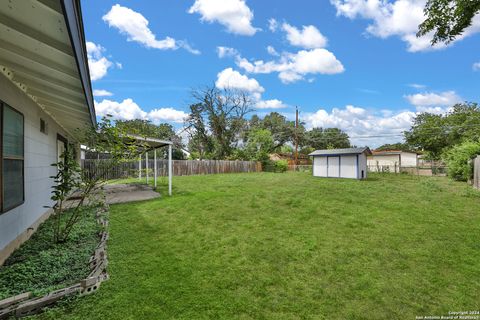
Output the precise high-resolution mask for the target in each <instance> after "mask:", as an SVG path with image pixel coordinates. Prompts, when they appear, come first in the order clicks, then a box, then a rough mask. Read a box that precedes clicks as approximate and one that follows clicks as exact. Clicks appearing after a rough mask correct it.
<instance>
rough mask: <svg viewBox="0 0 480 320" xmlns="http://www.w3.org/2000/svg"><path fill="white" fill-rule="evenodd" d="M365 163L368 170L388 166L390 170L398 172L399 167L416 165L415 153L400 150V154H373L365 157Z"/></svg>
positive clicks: (382, 168)
mask: <svg viewBox="0 0 480 320" xmlns="http://www.w3.org/2000/svg"><path fill="white" fill-rule="evenodd" d="M367 165H368V168H369V170H370V171H373V172H376V171H382V170H384V169H385V168H389V171H390V172H395V170H397V171H396V172H397V173H398V172H400V167H416V166H417V154H416V153H412V152H402V153H400V154H374V155H372V156H369V157H368V158H367Z"/></svg>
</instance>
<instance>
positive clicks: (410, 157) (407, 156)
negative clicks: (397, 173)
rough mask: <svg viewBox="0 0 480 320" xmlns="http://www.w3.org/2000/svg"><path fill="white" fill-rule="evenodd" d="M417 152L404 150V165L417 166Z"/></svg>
mask: <svg viewBox="0 0 480 320" xmlns="http://www.w3.org/2000/svg"><path fill="white" fill-rule="evenodd" d="M417 158H418V157H417V154H416V153H412V152H402V167H416V166H417V165H418V160H417Z"/></svg>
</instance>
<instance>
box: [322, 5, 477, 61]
mask: <svg viewBox="0 0 480 320" xmlns="http://www.w3.org/2000/svg"><path fill="white" fill-rule="evenodd" d="M330 2H331V3H332V4H333V5H334V6H335V7H336V9H337V15H343V16H345V17H348V18H350V19H355V18H363V19H367V20H371V21H372V23H371V24H370V25H369V26H368V27H367V29H366V31H367V32H368V33H369V34H371V35H373V36H376V37H380V38H388V37H390V36H398V37H400V39H402V40H403V41H404V42H406V43H407V50H408V51H411V52H417V51H426V50H435V49H442V48H445V47H446V46H445V45H443V44H437V45H435V46H433V47H432V46H431V44H430V41H431V39H432V36H433V35H432V33H430V34H427V35H425V36H423V37H420V38H417V37H416V32H417V31H418V25H419V24H421V23H422V22H423V21H424V20H425V15H424V12H423V9H424V7H425V2H426V1H425V0H396V1H392V2H390V1H383V0H382V1H380V0H330ZM476 32H480V15H477V16H475V17H474V19H473V23H472V26H470V27H469V28H467V29H466V30H465V32H464V33H463V34H462V35H460V36H459V37H457V41H458V40H461V39H463V38H465V37H467V36H470V35H472V34H473V33H476Z"/></svg>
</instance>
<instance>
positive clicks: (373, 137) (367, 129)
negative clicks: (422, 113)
mask: <svg viewBox="0 0 480 320" xmlns="http://www.w3.org/2000/svg"><path fill="white" fill-rule="evenodd" d="M300 115H301V119H302V121H304V122H305V124H306V127H307V128H308V129H311V128H314V127H322V128H333V127H335V128H340V129H342V130H343V131H345V132H347V133H348V135H349V136H350V138H351V142H352V144H354V145H357V146H364V145H369V146H371V147H378V146H380V145H382V144H385V143H392V142H398V141H401V140H402V139H403V136H402V132H403V131H405V130H408V129H409V128H410V126H411V124H412V120H413V118H414V117H415V112H412V111H399V112H396V113H394V112H391V111H389V112H385V110H382V111H381V112H375V111H372V110H367V109H364V108H360V107H355V106H352V105H347V106H346V107H345V108H333V109H332V110H331V111H330V112H328V111H327V110H325V109H319V110H317V111H316V112H315V113H306V114H302V113H301V114H300Z"/></svg>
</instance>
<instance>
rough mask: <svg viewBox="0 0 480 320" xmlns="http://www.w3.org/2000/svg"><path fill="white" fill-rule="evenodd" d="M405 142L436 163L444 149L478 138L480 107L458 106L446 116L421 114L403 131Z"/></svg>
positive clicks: (479, 137) (460, 104) (474, 104)
mask: <svg viewBox="0 0 480 320" xmlns="http://www.w3.org/2000/svg"><path fill="white" fill-rule="evenodd" d="M405 139H406V142H407V143H408V144H409V145H411V146H413V147H415V148H418V149H422V150H424V151H427V152H428V155H429V156H430V157H431V158H432V159H434V160H438V159H440V158H441V155H442V152H444V151H445V150H446V149H448V148H451V147H453V146H454V145H456V144H459V143H461V142H462V141H465V140H472V141H478V139H480V108H479V107H478V105H477V104H476V103H459V104H456V105H454V106H453V108H452V111H451V112H449V113H447V114H446V115H438V114H431V113H421V114H419V115H417V116H416V118H415V119H414V121H413V125H412V127H411V128H410V130H409V131H407V132H405Z"/></svg>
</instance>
